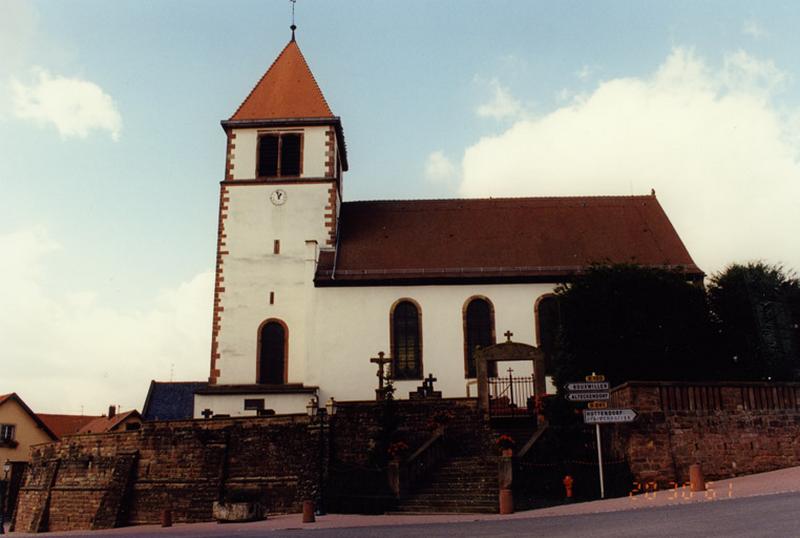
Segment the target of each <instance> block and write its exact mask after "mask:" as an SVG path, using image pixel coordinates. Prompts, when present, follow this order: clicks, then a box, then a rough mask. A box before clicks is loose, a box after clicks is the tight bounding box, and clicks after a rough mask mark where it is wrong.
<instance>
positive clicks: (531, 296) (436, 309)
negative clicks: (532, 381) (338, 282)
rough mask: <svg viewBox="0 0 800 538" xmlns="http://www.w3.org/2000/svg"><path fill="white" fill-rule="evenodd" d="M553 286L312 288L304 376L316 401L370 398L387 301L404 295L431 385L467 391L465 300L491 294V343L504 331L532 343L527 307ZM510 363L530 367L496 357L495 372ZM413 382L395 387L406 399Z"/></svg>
mask: <svg viewBox="0 0 800 538" xmlns="http://www.w3.org/2000/svg"><path fill="white" fill-rule="evenodd" d="M552 291H553V285H552V284H505V285H503V284H493V285H465V286H458V285H455V286H452V285H451V286H386V287H342V288H316V289H314V290H313V299H314V307H313V308H314V310H313V315H312V321H311V323H310V327H311V333H310V334H309V338H308V340H309V348H308V361H309V364H308V367H307V375H306V379H305V383H306V384H309V385H315V386H319V387H320V394H321V399H322V400H327V399H328V398H329V397H331V396H333V397H335V398H336V399H339V400H353V399H371V398H373V397H374V394H375V393H374V389H375V388H376V386H377V380H376V377H375V372H376V370H377V368H376V366H375V365H374V364H371V363H370V362H369V359H370V357H375V356H377V353H378V352H379V351H384V352H385V353H386V354H387V355H390V354H391V348H390V342H389V339H390V332H389V312H390V309H391V306H392V305H393V304H394V303H395V301H397V300H398V299H401V298H411V299H413V300H414V301H416V302H417V303H418V304H419V306H420V308H421V310H422V364H423V370H424V374H425V375H426V376H427V374H429V373H432V374H433V375H434V376H435V377H436V378H437V379H438V382H437V383H436V387H437V388H438V389H439V390H441V391H442V392H443V395H444V396H446V397H457V396H466V395H467V388H466V387H467V382H468V380H467V379H465V378H464V328H463V313H462V312H463V307H464V303H465V302H466V301H467V299H468V298H470V297H472V296H475V295H482V296H485V297H487V298H488V299H489V300H491V302H492V304H493V305H494V313H495V333H496V335H497V341H498V342H503V341H505V337H504V336H503V333H505V332H506V331H507V330H510V331H511V332H512V333H514V336H513V337H512V340H513V341H515V342H522V343H526V344H531V345H537V344H538V343H537V342H536V340H535V334H536V330H535V319H534V306H535V303H536V300H537V299H538V298H539V297H540V296H542V295H544V294H546V293H551V292H552ZM509 367H511V368H513V369H514V375H530V374H531V369H532V365H530V364H527V363H524V362H512V363H499V364H498V370H499V372H501V373H505V372H506V369H507V368H509ZM419 385H420V381H419V380H411V381H398V382H396V383H395V386H396V387H397V393H396V394H397V396H398V397H400V398H407V397H408V393H409V392H410V391H413V390H414V389H416V387H417V386H419ZM475 394H476V389H475V387H474V386H473V388H472V395H473V396H474V395H475Z"/></svg>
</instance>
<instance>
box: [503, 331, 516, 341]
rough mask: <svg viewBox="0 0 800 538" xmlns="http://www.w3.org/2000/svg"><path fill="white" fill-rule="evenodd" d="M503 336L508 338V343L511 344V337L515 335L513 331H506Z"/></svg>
mask: <svg viewBox="0 0 800 538" xmlns="http://www.w3.org/2000/svg"><path fill="white" fill-rule="evenodd" d="M503 336H505V337H506V342H510V341H511V337H512V336H514V333H512V332H511V331H506V332H504V333H503Z"/></svg>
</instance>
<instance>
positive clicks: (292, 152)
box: [257, 133, 303, 178]
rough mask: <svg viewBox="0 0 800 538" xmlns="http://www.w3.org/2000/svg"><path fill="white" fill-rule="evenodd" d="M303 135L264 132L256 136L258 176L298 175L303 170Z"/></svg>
mask: <svg viewBox="0 0 800 538" xmlns="http://www.w3.org/2000/svg"><path fill="white" fill-rule="evenodd" d="M302 163H303V135H302V134H300V133H275V134H272V133H266V134H261V135H259V137H258V165H257V166H258V170H257V174H258V177H259V178H276V177H299V176H300V174H301V173H302V170H303V166H302Z"/></svg>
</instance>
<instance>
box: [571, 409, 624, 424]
mask: <svg viewBox="0 0 800 538" xmlns="http://www.w3.org/2000/svg"><path fill="white" fill-rule="evenodd" d="M636 415H637V413H636V411H634V410H633V409H584V410H583V422H585V423H586V424H611V423H617V422H633V421H634V420H635V419H636Z"/></svg>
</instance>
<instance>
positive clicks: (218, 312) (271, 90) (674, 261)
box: [194, 32, 704, 418]
mask: <svg viewBox="0 0 800 538" xmlns="http://www.w3.org/2000/svg"><path fill="white" fill-rule="evenodd" d="M221 123H222V128H223V130H224V131H225V133H226V136H227V145H226V149H225V171H224V176H223V178H222V181H221V183H220V199H219V215H218V235H217V256H216V281H215V288H214V306H213V323H212V340H211V364H210V374H209V379H208V384H207V385H206V386H200V387H199V388H197V389H196V390H195V392H194V416H195V417H196V418H200V417H209V416H212V415H228V416H246V415H257V414H260V413H270V412H276V413H296V412H304V411H305V406H306V403H307V402H308V400H309V398H319V399H320V400H323V401H324V400H327V399H328V398H329V397H335V398H336V399H339V400H363V399H373V398H374V397H375V388H376V386H377V381H376V374H375V365H374V364H370V358H372V357H375V356H376V355H377V354H378V353H379V352H383V353H384V355H385V357H387V358H388V364H387V365H386V366H387V369H388V370H389V371H390V372H391V377H392V379H393V381H394V386H395V388H396V396H397V397H406V396H405V395H406V394H408V393H410V392H413V391H414V390H415V389H416V388H417V386H418V385H420V383H421V382H422V380H423V378H424V377H426V376H428V375H429V374H433V376H435V378H436V380H437V383H438V384H437V387H436V388H437V390H439V391H441V393H442V394H443V395H444V396H445V397H459V396H466V395H469V394H472V395H474V385H475V377H476V364H475V350H476V349H477V347H478V346H481V347H485V346H488V345H491V344H494V343H496V342H497V341H498V338H501V339H502V337H501V336H500V335H504V334H505V335H506V338H507V339H509V340H510V339H511V337H512V336H513V339H514V341H515V342H520V343H526V344H530V345H533V346H539V345H540V344H541V338H542V337H541V335H542V333H543V329H542V327H543V324H546V323H547V315H548V314H547V312H552V311H553V309H552V308H551V307H548V306H547V305H548V301H552V299H550V298H551V297H552V293H553V290H554V287H555V286H556V285H558V284H560V283H563V282H568V281H569V280H570V279H571V278H573V277H574V276H575V275H577V274H580V273H581V272H582V271H585V270H586V268H587V267H589V266H590V265H592V264H596V263H635V264H640V265H643V266H656V267H664V268H670V269H674V270H676V271H681V272H683V274H684V275H685V277H686V279H687V280H689V281H696V282H702V279H703V276H704V275H703V272H702V271H701V270H700V269H699V268H698V267H697V266H696V265H695V263H694V261H693V260H692V257H691V256H690V255H689V252H688V251H687V250H686V247H685V246H684V244H683V242H682V241H681V239H680V237H678V234H677V233H676V231H675V229H674V228H673V226H672V224H671V223H670V221H669V218H668V217H667V215H666V213H665V212H664V209H663V208H662V207H661V205H660V204H659V202H658V199H657V198H656V196H655V192H651V193H649V194H644V195H637V196H603V197H594V196H578V197H541V198H535V197H534V198H487V199H449V200H379V201H376V200H358V201H356V200H347V199H346V197H345V194H344V192H345V191H344V173H345V172H346V171H347V170H348V168H349V162H348V157H347V147H346V144H345V137H344V130H343V127H342V121H341V118H340V117H338V116H336V115H334V113H333V112H332V110H331V107H330V106H329V104H328V101H327V100H326V99H325V97H324V96H323V93H322V91H321V89H320V86H319V85H318V84H317V81H316V80H315V78H314V76H313V74H312V72H311V70H310V68H309V66H308V64H307V62H306V60H305V58H304V56H303V54H302V52H301V51H300V47H299V45H298V43H297V41H296V40H295V38H294V32H293V35H292V39H291V41H289V43H288V44H287V45H286V47H285V48H284V49H283V50H282V51H281V52H280V53H279V54H278V57H277V58H276V59H275V61H274V62H273V63H272V65H271V66H270V67H269V68H268V69H267V71H266V72H265V73H264V75H263V76H262V77H261V78H260V79H259V80H258V82H257V83H256V85H255V87H254V88H253V89H252V90H251V91H250V93H249V94H248V95H247V96H246V97H245V99H244V101H243V102H242V103H241V105H240V106H239V107H238V108H237V109H236V111H235V112H234V113H233V115H232V116H231V117H230V118H228V119H226V120H224V121H222V122H221ZM376 173H377V171H376ZM514 368H515V369H516V370H517V375H519V374H523V375H531V374H532V371H531V368H532V367H531V366H528V367H527V368H528V370H527V371H524V367H523V368H521V367H520V366H519V365H518V364H515V365H514ZM548 369H549V366H546V368H545V371H544V374H545V375H547V374H548V373H549V372H547V370H548ZM503 371H505V370H503ZM538 375H541V372H540V373H539V374H538ZM471 391H472V392H471Z"/></svg>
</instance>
